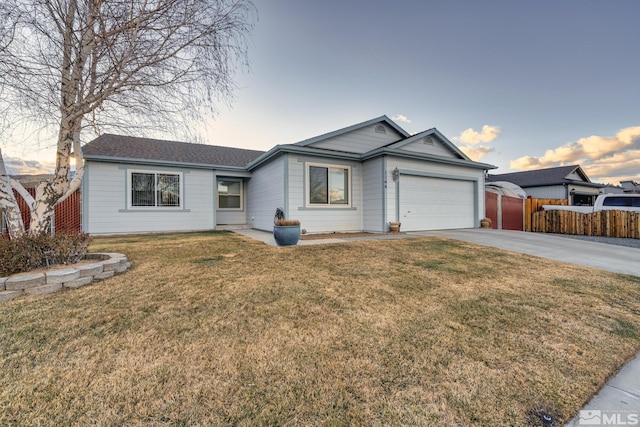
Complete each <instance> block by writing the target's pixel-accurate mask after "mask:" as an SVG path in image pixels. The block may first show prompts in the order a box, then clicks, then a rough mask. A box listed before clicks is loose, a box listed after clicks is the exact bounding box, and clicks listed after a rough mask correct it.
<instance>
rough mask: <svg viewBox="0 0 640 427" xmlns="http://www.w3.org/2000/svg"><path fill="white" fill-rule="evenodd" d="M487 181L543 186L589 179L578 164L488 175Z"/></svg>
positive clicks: (522, 185)
mask: <svg viewBox="0 0 640 427" xmlns="http://www.w3.org/2000/svg"><path fill="white" fill-rule="evenodd" d="M488 180H489V181H508V182H512V183H514V184H517V185H519V186H520V187H522V188H525V187H544V186H549V185H561V184H569V183H573V184H575V183H587V184H591V180H590V179H589V177H588V176H587V174H586V173H585V172H584V171H583V170H582V168H581V167H580V166H579V165H570V166H559V167H555V168H547V169H537V170H530V171H523V172H513V173H503V174H495V175H493V174H492V175H489V179H488Z"/></svg>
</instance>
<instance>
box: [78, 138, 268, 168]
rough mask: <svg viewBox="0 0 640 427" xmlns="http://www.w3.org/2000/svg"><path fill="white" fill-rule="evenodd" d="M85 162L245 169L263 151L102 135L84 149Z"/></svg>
mask: <svg viewBox="0 0 640 427" xmlns="http://www.w3.org/2000/svg"><path fill="white" fill-rule="evenodd" d="M82 152H83V154H84V157H85V158H86V159H93V160H99V159H104V160H146V161H157V162H171V163H183V164H191V165H211V166H233V167H245V166H246V165H247V164H249V163H250V162H252V161H253V160H255V159H257V158H258V157H260V156H261V155H262V154H264V151H258V150H247V149H244V148H233V147H221V146H218V145H206V144H193V143H188V142H178V141H165V140H161V139H151V138H139V137H133V136H123V135H113V134H109V133H106V134H103V135H100V136H99V137H98V138H96V139H94V140H93V141H91V142H89V143H88V144H86V145H85V146H84V147H83V148H82Z"/></svg>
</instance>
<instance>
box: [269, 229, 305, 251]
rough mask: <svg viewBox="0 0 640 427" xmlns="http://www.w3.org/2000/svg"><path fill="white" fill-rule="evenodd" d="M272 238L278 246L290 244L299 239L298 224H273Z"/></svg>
mask: <svg viewBox="0 0 640 427" xmlns="http://www.w3.org/2000/svg"><path fill="white" fill-rule="evenodd" d="M273 238H274V239H276V243H277V244H278V246H292V245H295V244H296V243H298V239H300V226H299V225H274V226H273Z"/></svg>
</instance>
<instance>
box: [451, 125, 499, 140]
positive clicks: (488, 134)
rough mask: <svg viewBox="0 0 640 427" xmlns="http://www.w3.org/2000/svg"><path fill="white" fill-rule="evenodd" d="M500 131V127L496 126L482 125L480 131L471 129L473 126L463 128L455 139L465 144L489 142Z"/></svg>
mask: <svg viewBox="0 0 640 427" xmlns="http://www.w3.org/2000/svg"><path fill="white" fill-rule="evenodd" d="M500 132H501V129H500V128H499V127H498V126H490V125H484V126H482V130H481V131H480V132H477V131H475V130H473V128H468V129H465V130H464V131H463V132H462V133H461V134H460V136H459V137H458V138H456V140H458V141H460V142H464V143H465V144H479V143H481V142H491V141H493V140H494V139H496V138H497V137H498V135H500Z"/></svg>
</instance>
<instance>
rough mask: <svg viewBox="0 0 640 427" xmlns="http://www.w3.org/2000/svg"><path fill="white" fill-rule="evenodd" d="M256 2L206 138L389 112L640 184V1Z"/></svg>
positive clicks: (248, 140)
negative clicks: (228, 99) (246, 46)
mask: <svg viewBox="0 0 640 427" xmlns="http://www.w3.org/2000/svg"><path fill="white" fill-rule="evenodd" d="M255 3H256V6H257V9H258V17H259V19H258V21H257V22H256V25H255V28H254V31H253V32H252V35H251V43H250V50H249V58H250V62H251V68H250V71H249V72H241V73H238V75H237V76H236V81H237V84H238V89H237V91H236V96H235V100H234V101H233V103H232V105H231V106H230V107H229V106H226V105H219V106H218V109H219V112H220V113H219V115H218V116H217V117H216V119H215V120H212V121H209V122H208V123H207V124H206V126H204V127H203V135H204V140H205V141H206V142H208V143H211V144H216V145H226V146H235V147H244V148H254V149H263V150H267V149H269V148H271V147H272V146H274V145H276V144H287V143H293V142H297V141H299V140H302V139H306V138H309V137H313V136H316V135H319V134H322V133H325V132H330V131H333V130H336V129H339V128H342V127H346V126H349V125H352V124H355V123H359V122H362V121H365V120H368V119H371V118H374V117H378V116H381V115H383V114H386V115H387V116H389V117H390V118H392V119H394V120H396V121H397V123H398V124H399V125H400V126H402V127H403V128H405V129H406V130H407V131H409V132H412V133H414V132H419V131H422V130H425V129H429V128H432V127H436V128H437V129H438V130H440V132H442V133H443V134H444V135H445V136H447V137H448V138H449V139H450V140H451V141H452V142H454V143H455V144H456V145H458V147H460V148H461V149H462V150H463V151H465V152H466V153H467V154H468V155H469V156H470V157H472V158H473V159H475V160H478V161H481V162H485V163H490V164H493V165H495V166H498V169H497V170H495V171H494V172H495V173H507V172H513V171H516V170H524V169H537V168H542V167H552V166H558V165H565V164H580V165H581V166H582V167H583V168H584V169H585V171H586V172H587V174H588V175H589V177H590V178H591V179H592V180H593V181H599V182H611V183H614V184H617V183H618V182H619V181H620V180H624V179H633V180H635V181H640V78H639V76H640V31H639V30H638V17H640V1H638V0H611V1H605V0H600V1H595V0H580V1H578V0H554V1H546V0H540V1H514V0H509V1H479V0H476V1H471V0H468V1H462V0H446V1H430V0H423V1H418V0H413V1H403V0H397V1H393V2H390V1H388V0H387V1H378V0H367V1H365V0H352V1H349V0H343V1H334V0H323V1H311V0H297V1H296V0H257V1H256V2H255ZM5 151H10V150H7V149H5ZM12 155H13V156H15V157H22V158H29V156H28V155H24V153H16V154H13V153H10V154H9V156H12ZM51 156H53V154H51ZM51 159H52V158H51ZM52 160H53V159H52Z"/></svg>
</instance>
